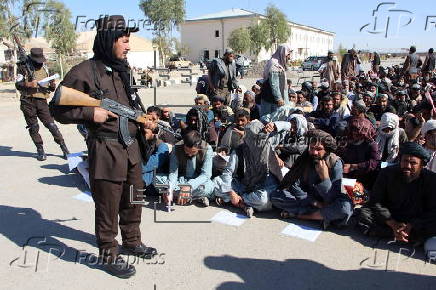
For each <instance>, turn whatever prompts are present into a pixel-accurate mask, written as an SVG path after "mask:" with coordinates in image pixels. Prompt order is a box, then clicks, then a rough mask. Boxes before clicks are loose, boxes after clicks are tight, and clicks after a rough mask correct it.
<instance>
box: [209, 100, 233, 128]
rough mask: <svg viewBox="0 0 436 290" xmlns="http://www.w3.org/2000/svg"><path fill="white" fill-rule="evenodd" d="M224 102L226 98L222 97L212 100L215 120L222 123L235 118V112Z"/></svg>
mask: <svg viewBox="0 0 436 290" xmlns="http://www.w3.org/2000/svg"><path fill="white" fill-rule="evenodd" d="M224 101H225V100H224V98H223V97H220V96H214V97H213V98H212V111H213V114H214V116H215V120H216V119H219V120H220V121H221V122H222V123H224V122H226V121H229V120H231V119H232V117H233V110H232V109H231V108H230V107H229V106H227V105H225V104H224Z"/></svg>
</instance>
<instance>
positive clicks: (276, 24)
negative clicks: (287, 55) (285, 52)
mask: <svg viewBox="0 0 436 290" xmlns="http://www.w3.org/2000/svg"><path fill="white" fill-rule="evenodd" d="M265 17H266V19H264V20H262V23H261V25H265V28H264V29H265V30H266V39H267V41H266V45H265V48H266V49H270V48H273V49H274V50H275V49H277V46H278V44H279V43H283V42H287V41H288V38H289V35H290V34H291V29H290V27H289V24H288V20H287V19H286V15H285V14H284V13H283V12H281V11H280V10H279V9H278V8H277V7H276V6H274V5H273V4H270V5H268V7H267V8H266V9H265Z"/></svg>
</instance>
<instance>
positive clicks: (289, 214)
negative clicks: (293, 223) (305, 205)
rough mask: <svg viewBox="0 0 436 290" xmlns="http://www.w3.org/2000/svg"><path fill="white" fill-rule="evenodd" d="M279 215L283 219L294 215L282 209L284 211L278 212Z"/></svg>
mask: <svg viewBox="0 0 436 290" xmlns="http://www.w3.org/2000/svg"><path fill="white" fill-rule="evenodd" d="M280 217H281V218H283V219H290V218H294V217H296V215H295V214H293V213H290V212H287V211H286V210H284V211H282V212H281V213H280Z"/></svg>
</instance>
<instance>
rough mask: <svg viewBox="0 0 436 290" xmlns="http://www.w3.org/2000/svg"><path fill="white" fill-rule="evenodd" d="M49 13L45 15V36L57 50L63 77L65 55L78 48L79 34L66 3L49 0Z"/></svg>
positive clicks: (47, 4) (47, 6) (47, 5)
mask: <svg viewBox="0 0 436 290" xmlns="http://www.w3.org/2000/svg"><path fill="white" fill-rule="evenodd" d="M46 8H47V13H46V15H45V23H44V31H45V38H46V39H47V41H48V42H50V45H51V47H52V48H53V49H54V50H55V52H56V54H57V56H58V61H59V66H60V70H61V77H63V74H64V67H63V63H64V57H65V56H67V55H71V54H72V53H73V51H74V49H75V48H76V39H77V34H76V31H75V29H74V24H73V23H72V22H71V20H70V19H71V11H70V10H69V9H68V8H67V7H66V6H65V4H64V3H62V2H59V1H55V0H49V1H48V2H47V3H46Z"/></svg>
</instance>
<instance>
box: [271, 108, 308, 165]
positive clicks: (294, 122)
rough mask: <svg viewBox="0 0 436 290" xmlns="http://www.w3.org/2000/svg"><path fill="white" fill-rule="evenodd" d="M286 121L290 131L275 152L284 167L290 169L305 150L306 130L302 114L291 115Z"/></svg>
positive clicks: (305, 122)
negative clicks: (289, 125)
mask: <svg viewBox="0 0 436 290" xmlns="http://www.w3.org/2000/svg"><path fill="white" fill-rule="evenodd" d="M288 120H289V123H290V124H291V130H290V131H289V132H288V133H287V134H286V135H285V136H284V138H283V140H282V141H281V142H280V144H279V145H278V146H277V147H276V148H275V151H276V153H277V155H278V157H279V158H280V160H282V162H283V163H284V166H286V167H287V168H291V167H292V165H293V164H294V162H295V160H297V158H298V157H299V156H300V155H301V154H303V152H304V151H306V149H307V144H306V143H307V142H305V138H306V133H307V130H308V129H307V121H306V118H304V116H303V115H302V114H292V115H291V116H289V119H288ZM280 160H279V164H280Z"/></svg>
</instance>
